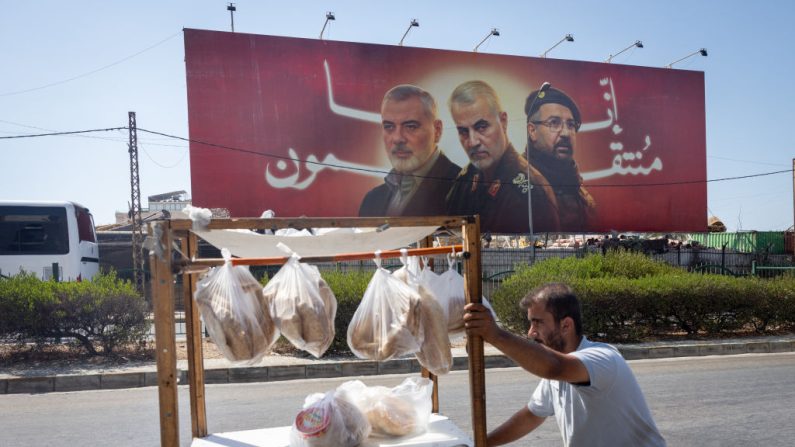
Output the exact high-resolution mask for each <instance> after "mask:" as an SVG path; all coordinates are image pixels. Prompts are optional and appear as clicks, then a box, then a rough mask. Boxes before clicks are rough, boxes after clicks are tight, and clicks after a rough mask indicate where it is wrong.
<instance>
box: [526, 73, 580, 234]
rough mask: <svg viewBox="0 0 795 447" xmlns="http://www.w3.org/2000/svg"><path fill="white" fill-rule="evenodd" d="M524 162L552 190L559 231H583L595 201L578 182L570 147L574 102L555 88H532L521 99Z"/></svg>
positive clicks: (576, 120)
mask: <svg viewBox="0 0 795 447" xmlns="http://www.w3.org/2000/svg"><path fill="white" fill-rule="evenodd" d="M525 114H526V115H527V149H528V158H527V159H528V161H529V162H530V164H531V165H532V166H533V167H534V168H536V169H537V170H538V172H540V173H541V175H542V176H543V183H544V184H545V185H550V186H551V188H552V190H553V191H554V193H555V195H554V198H555V200H554V202H553V205H554V207H555V208H556V209H557V213H558V219H559V221H560V230H561V231H586V230H587V229H588V222H589V221H590V220H591V219H592V218H593V215H594V209H595V202H594V200H593V198H592V197H591V195H590V194H589V193H588V191H587V190H586V189H585V187H584V186H583V184H582V177H581V176H580V172H579V169H578V167H577V163H576V162H575V161H574V150H575V147H576V145H577V131H578V130H579V129H580V125H581V124H582V119H581V117H580V110H579V108H578V107H577V104H576V103H575V102H574V100H572V99H571V98H570V97H569V96H568V95H566V93H564V92H563V91H561V90H558V89H556V88H551V87H550V88H548V89H547V90H546V91H540V90H536V91H534V92H532V93H530V95H529V96H528V97H527V101H526V102H525Z"/></svg>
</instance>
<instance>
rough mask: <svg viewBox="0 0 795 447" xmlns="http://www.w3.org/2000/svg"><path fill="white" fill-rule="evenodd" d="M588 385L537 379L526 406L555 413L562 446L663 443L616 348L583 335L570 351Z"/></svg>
mask: <svg viewBox="0 0 795 447" xmlns="http://www.w3.org/2000/svg"><path fill="white" fill-rule="evenodd" d="M571 354H572V355H574V356H577V358H579V359H580V361H582V363H583V364H584V365H585V368H586V369H587V370H588V376H589V377H590V383H589V384H580V385H573V384H570V383H567V382H559V381H557V380H547V379H542V380H541V383H539V384H538V387H537V388H536V390H535V392H533V397H532V398H531V399H530V402H529V403H528V404H527V408H529V409H530V411H531V412H532V413H533V414H535V415H536V416H539V417H549V416H553V415H554V416H555V419H556V420H557V422H558V427H559V428H560V434H561V436H562V437H563V445H564V446H611V447H612V446H665V440H664V439H663V437H662V436H661V435H660V432H659V431H658V430H657V426H656V425H655V424H654V419H652V417H651V412H650V411H649V407H648V406H647V405H646V400H645V399H644V398H643V393H642V392H641V390H640V386H638V382H637V381H636V380H635V376H634V374H632V370H631V369H630V368H629V365H628V364H627V362H626V361H625V360H624V358H623V357H622V356H621V354H620V353H619V352H618V350H617V349H616V348H615V347H613V346H610V345H608V344H606V343H598V342H592V341H590V340H588V339H586V338H585V337H583V338H582V341H581V342H580V345H579V346H578V347H577V350H576V351H575V352H572V353H571Z"/></svg>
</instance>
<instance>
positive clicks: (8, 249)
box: [0, 206, 69, 255]
mask: <svg viewBox="0 0 795 447" xmlns="http://www.w3.org/2000/svg"><path fill="white" fill-rule="evenodd" d="M66 253H69V228H68V223H67V221H66V208H63V207H26V206H3V207H0V255H20V254H23V255H24V254H30V255H39V254H41V255H51V254H52V255H54V254H58V255H60V254H66Z"/></svg>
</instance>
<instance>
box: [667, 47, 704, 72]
mask: <svg viewBox="0 0 795 447" xmlns="http://www.w3.org/2000/svg"><path fill="white" fill-rule="evenodd" d="M696 54H700V55H702V56H704V57H706V56H707V49H706V48H701V49H699V50H698V51H694V52H692V53H690V54H688V55H687V56H685V57H683V58H681V59H677V60H675V61H673V62H671V63H670V64H668V65H666V66H665V68H671V67H673V65H674V64H676V63H679V62H682V61H683V60H685V59H687V58H689V57H691V56H695V55H696Z"/></svg>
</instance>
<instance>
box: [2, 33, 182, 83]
mask: <svg viewBox="0 0 795 447" xmlns="http://www.w3.org/2000/svg"><path fill="white" fill-rule="evenodd" d="M181 33H182V31H179V32H177V33H175V34H172V35H170V36H168V37H166V38H165V39H163V40H161V41H160V42H157V43H156V44H154V45H152V46H149V47H146V48H144V49H143V50H141V51H139V52H137V53H135V54H131V55H129V56H127V57H124V58H122V59H119V60H117V61H116V62H112V63H110V64H108V65H104V66H102V67H99V68H97V69H94V70H91V71H88V72H85V73H82V74H79V75H77V76H72V77H71V78H68V79H64V80H61V81H56V82H51V83H49V84H45V85H41V86H39V87H33V88H28V89H24V90H17V91H13V92H7V93H0V96H14V95H21V94H22V93H28V92H34V91H36V90H42V89H45V88H49V87H54V86H56V85H61V84H66V83H67V82H71V81H74V80H76V79H80V78H84V77H86V76H90V75H92V74H94V73H97V72H100V71H102V70H105V69H108V68H110V67H113V66H116V65H119V64H121V63H122V62H125V61H128V60H130V59H132V58H134V57H135V56H138V55H139V54H142V53H145V52H147V51H149V50H151V49H153V48H155V47H158V46H160V45H162V44H164V43H165V42H167V41H169V40H171V39H173V38H175V37H177V36H178V35H180V34H181Z"/></svg>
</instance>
